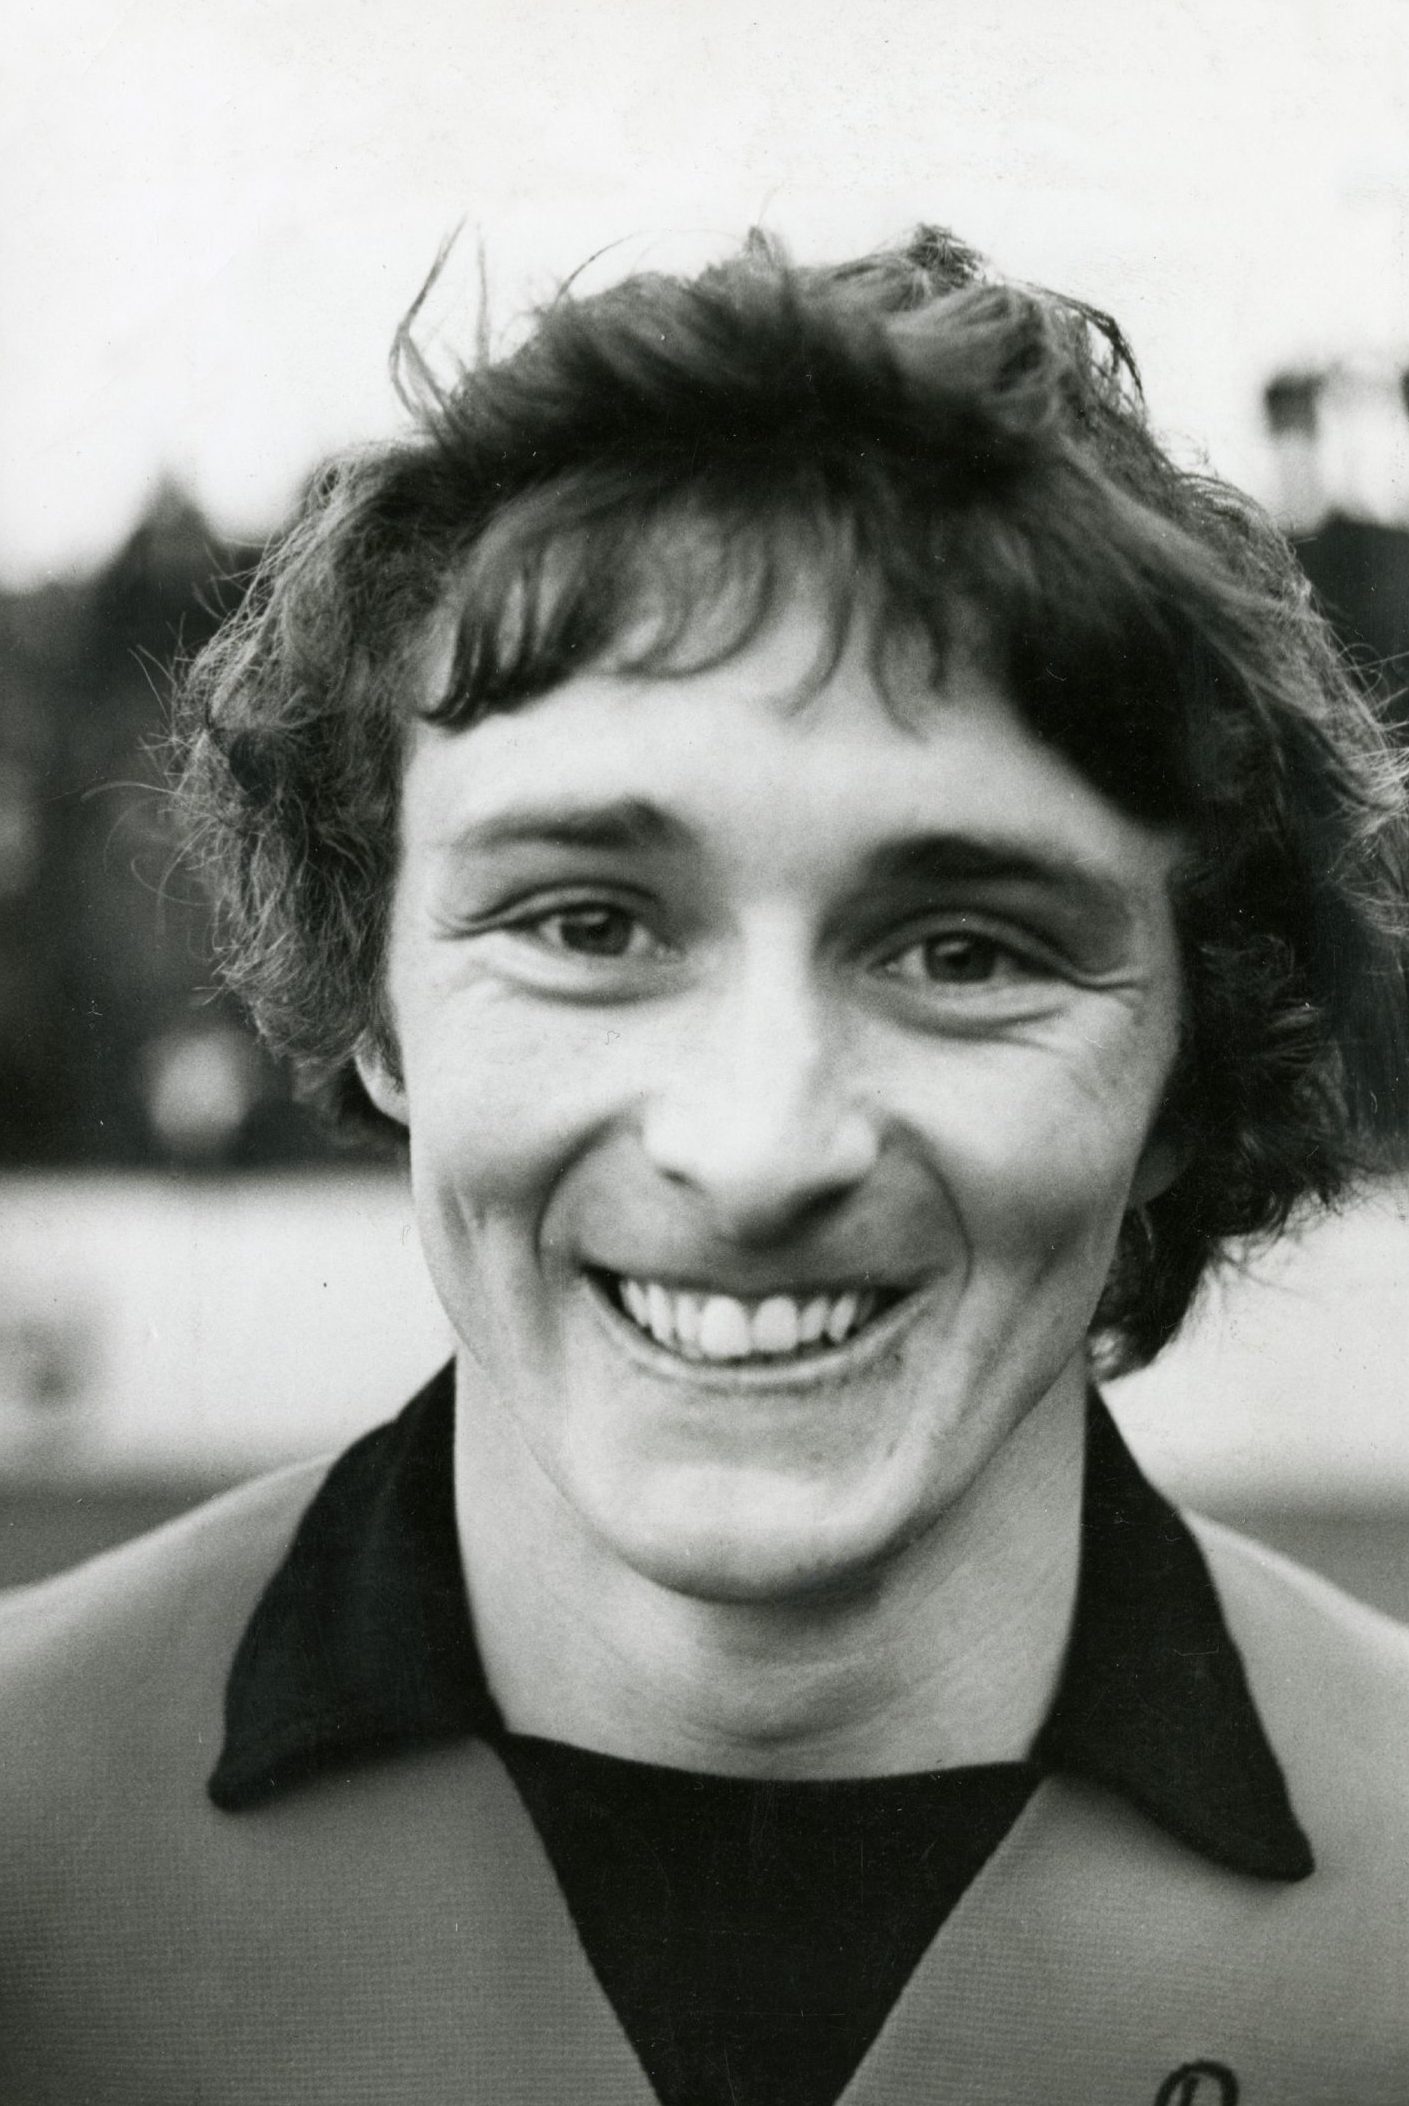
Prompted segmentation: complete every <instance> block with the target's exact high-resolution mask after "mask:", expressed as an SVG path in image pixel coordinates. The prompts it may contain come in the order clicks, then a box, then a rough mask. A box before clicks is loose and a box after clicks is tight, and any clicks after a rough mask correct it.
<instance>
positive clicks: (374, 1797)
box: [0, 1466, 1409, 2106]
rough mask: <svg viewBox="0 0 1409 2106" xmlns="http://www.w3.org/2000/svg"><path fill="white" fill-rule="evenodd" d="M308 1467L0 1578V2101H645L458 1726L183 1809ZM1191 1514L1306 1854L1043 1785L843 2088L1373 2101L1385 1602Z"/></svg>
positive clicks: (1390, 1985)
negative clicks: (1198, 1844)
mask: <svg viewBox="0 0 1409 2106" xmlns="http://www.w3.org/2000/svg"><path fill="white" fill-rule="evenodd" d="M321 1474H322V1466H316V1467H302V1466H301V1467H300V1468H298V1469H296V1470H293V1471H286V1472H283V1473H281V1474H280V1475H278V1476H276V1477H273V1478H270V1479H266V1480H265V1481H263V1482H262V1483H260V1484H257V1485H254V1486H251V1487H248V1488H246V1489H244V1490H242V1491H240V1492H237V1493H234V1494H232V1495H231V1496H230V1497H228V1498H226V1499H223V1500H220V1501H217V1502H216V1503H214V1504H213V1505H211V1506H209V1507H206V1508H204V1509H202V1510H201V1511H200V1512H198V1513H196V1514H195V1515H193V1516H189V1517H187V1518H185V1519H183V1520H181V1521H179V1522H177V1523H175V1524H173V1525H172V1526H171V1527H169V1528H167V1529H164V1530H162V1531H160V1532H159V1533H157V1534H156V1535H153V1536H150V1537H148V1538H146V1539H144V1540H142V1541H140V1542H138V1543H135V1544H132V1545H129V1546H127V1547H125V1548H123V1549H121V1550H119V1551H116V1552H114V1553H112V1554H111V1555H110V1556H108V1557H105V1558H102V1559H99V1560H97V1561H95V1562H94V1563H92V1564H90V1565H87V1566H85V1567H83V1568H81V1569H80V1570H78V1571H77V1572H74V1573H72V1574H69V1575H65V1576H63V1577H61V1578H59V1579H56V1580H53V1581H49V1582H46V1583H44V1584H43V1585H41V1586H38V1587H33V1588H27V1589H25V1590H23V1591H20V1592H18V1593H16V1594H14V1595H13V1596H11V1597H8V1598H7V1599H6V1600H5V1601H4V1602H3V1605H0V2101H2V2102H3V2106H86V2102H92V2106H323V2102H326V2106H403V2102H406V2106H472V2102H475V2106H477V2102H484V2106H651V2100H652V2093H651V2091H650V2088H649V2086H648V2084H647V2082H646V2080H645V2078H644V2076H643V2075H642V2073H641V2070H640V2067H639V2065H638V2063H637V2061H636V2059H635V2056H634V2055H633V2053H632V2050H631V2048H630V2046H629V2044H628V2042H627V2040H626V2037H625V2035H624V2034H623V2032H622V2030H621V2027H620V2026H619V2024H618V2023H617V2020H616V2018H615V2017H614V2015H613V2013H612V2011H611V2009H610V2006H609V2005H608V2003H607V2001H606V1999H605V1997H604V1995H603V1994H602V1991H601V1990H600V1988H599V1987H598V1985H597V1982H596V1979H595V1977H594V1976H593V1974H592V1971H591V1969H590V1967H589V1965H588V1962H587V1960H586V1958H585V1956H584V1954H583V1951H582V1948H581V1946H580V1944H579V1942H578V1939H577V1936H576V1933H575V1931H574V1929H573V1926H572V1923H571V1920H570V1918H569V1916H568V1914H567V1910H566V1908H565V1905H564V1903H563V1901H562V1898H561V1896H560V1894H559V1891H558V1888H557V1885H556V1883H555V1880H554V1877H553V1874H552V1871H551V1869H550V1867H549V1864H548V1861H547V1859H546V1857H545V1856H544V1853H543V1850H542V1848H541V1846H540V1844H539V1842H538V1840H537V1837H536V1835H535V1833H534V1830H533V1828H532V1827H531V1825H530V1823H529V1820H528V1817H527V1815H526V1814H525V1813H524V1811H523V1809H522V1807H521V1805H520V1803H519V1800H518V1798H517V1796H516V1794H515V1792H514V1790H513V1788H512V1786H511V1785H510V1783H509V1781H508V1779H507V1777H506V1775H505V1773H504V1771H503V1769H502V1768H501V1766H500V1764H499V1762H498V1761H497V1759H496V1758H495V1756H494V1755H493V1754H492V1753H491V1752H490V1750H489V1749H488V1748H487V1747H485V1746H484V1745H483V1744H482V1743H480V1742H476V1741H464V1742H460V1743H457V1744H454V1745H447V1746H442V1747H437V1748H430V1749H424V1750H421V1751H419V1752H417V1753H414V1754H409V1755H398V1756H396V1757H394V1758H391V1759H388V1760H385V1761H381V1762H371V1763H367V1764H364V1765H362V1766H360V1767H358V1768H357V1769H356V1770H355V1771H353V1772H352V1773H350V1774H347V1775H338V1774H332V1775H328V1776H325V1777H322V1778H321V1779H319V1780H318V1781H317V1782H315V1783H312V1784H309V1785H308V1786H306V1787H304V1788H302V1789H298V1790H294V1791H291V1792H289V1793H287V1794H285V1795H284V1796H282V1797H280V1798H279V1799H278V1800H276V1801H274V1802H273V1803H271V1804H270V1805H268V1806H266V1807H264V1808H263V1809H261V1810H259V1811H258V1812H255V1813H250V1814H242V1815H235V1816H232V1815H229V1814H224V1813H221V1812H219V1811H217V1809H216V1808H215V1807H214V1806H213V1805H212V1804H211V1802H210V1800H209V1798H208V1796H207V1792H206V1779H207V1776H208V1775H209V1772H210V1770H211V1767H212V1765H213V1763H214V1760H215V1757H216V1755H217V1753H218V1750H219V1747H220V1742H221V1732H222V1694H223V1688H224V1682H225V1677H226V1674H227V1672H228V1669H229V1665H230V1661H231V1658H232V1655H233V1653H234V1651H235V1647H236V1645H237V1643H238V1641H239V1637H240V1634H241V1631H242V1629H243V1627H244V1625H245V1622H246V1620H247V1619H248V1617H249V1615H250V1612H251V1610H252V1608H253V1606H254V1603H255V1601H256V1599H257V1597H258V1596H259V1594H260V1592H261V1590H262V1589H263V1586H264V1584H265V1582H266V1580H267V1579H268V1577H269V1575H270V1573H271V1572H272V1571H273V1569H274V1568H275V1566H276V1565H277V1564H278V1562H279V1560H280V1559H281V1558H282V1556H283V1554H284V1552H285V1549H286V1547H287V1544H288V1541H289V1538H290V1536H291V1534H292V1531H293V1528H294V1525H295V1523H296V1521H297V1519H298V1517H299V1515H300V1513H301V1511H302V1510H303V1508H304V1506H305V1505H306V1504H307V1502H308V1500H309V1498H310V1497H311V1495H312V1493H313V1491H314V1490H315V1489H316V1486H317V1483H318V1481H319V1478H320V1476H321ZM1195 1527H1196V1532H1197V1534H1198V1537H1199V1540H1200V1542H1201V1543H1202V1545H1203V1548H1204V1551H1205V1554H1206V1556H1207V1558H1208V1560H1209V1564H1210V1568H1211V1570H1212V1573H1213V1576H1214V1579H1215V1581H1216V1584H1217V1586H1218V1589H1219V1592H1220V1594H1221V1597H1222V1600H1223V1603H1224V1607H1225V1611H1226V1613H1227V1616H1228V1619H1229V1623H1230V1626H1231V1628H1232V1631H1233V1634H1234V1636H1235V1638H1236V1639H1237V1641H1238V1643H1239V1646H1240V1648H1241V1650H1242V1653H1243V1657H1244V1660H1245V1662H1246V1665H1247V1668H1248V1673H1249V1677H1250V1680H1251V1684H1252V1689H1253V1694H1254V1696H1255V1698H1256V1701H1257V1704H1258V1706H1259V1709H1260V1711H1261V1714H1262V1717H1263V1719H1264V1721H1265V1723H1266V1725H1267V1727H1268V1731H1269V1734H1270V1737H1271V1740H1272V1743H1273V1745H1274V1746H1275V1747H1276V1749H1277V1751H1278V1753H1279V1755H1280V1757H1281V1760H1282V1763H1283V1766H1284V1768H1285V1771H1286V1774H1287V1781H1288V1785H1289V1787H1290V1792H1291V1798H1292V1803H1293V1804H1294V1806H1295V1807H1296V1810H1297V1813H1298V1815H1299V1816H1300V1819H1301V1822H1302V1825H1303V1826H1304V1828H1305V1829H1306V1831H1307V1833H1308V1835H1309V1837H1310V1839H1311V1843H1312V1847H1313V1849H1314V1851H1315V1855H1316V1861H1317V1870H1316V1871H1315V1873H1314V1874H1313V1875H1312V1876H1311V1877H1310V1878H1309V1879H1306V1880H1303V1881H1301V1882H1297V1883H1290V1884H1283V1883H1276V1882H1268V1881H1260V1880H1255V1879H1251V1878H1245V1877H1242V1876H1240V1875H1238V1874H1234V1873H1231V1872H1228V1871H1225V1870H1222V1869H1220V1868H1219V1867H1218V1866H1216V1865H1214V1864H1212V1863H1210V1862H1209V1861H1208V1860H1207V1859H1205V1858H1203V1857H1201V1856H1198V1855H1196V1854H1194V1853H1193V1852H1190V1851H1187V1850H1185V1849H1183V1848H1182V1847H1181V1846H1180V1845H1178V1844H1177V1843H1175V1842H1173V1841H1171V1840H1170V1839H1169V1837H1167V1836H1166V1835H1165V1834H1164V1833H1163V1832H1162V1831H1161V1830H1159V1829H1157V1828H1155V1827H1154V1826H1152V1825H1150V1824H1149V1823H1147V1822H1146V1821H1145V1820H1144V1819H1143V1818H1142V1817H1141V1816H1140V1815H1138V1814H1136V1813H1135V1812H1133V1811H1131V1810H1130V1809H1129V1808H1127V1807H1126V1806H1125V1805H1124V1803H1123V1802H1121V1801H1119V1800H1117V1799H1115V1798H1112V1797H1109V1796H1107V1795H1105V1794H1104V1793H1102V1792H1100V1791H1098V1790H1096V1789H1094V1788H1091V1787H1087V1786H1080V1785H1076V1784H1073V1783H1069V1782H1067V1781H1065V1780H1063V1779H1060V1778H1053V1779H1049V1780H1048V1781H1046V1782H1045V1783H1043V1784H1041V1785H1040V1786H1039V1787H1038V1790H1037V1792H1036V1794H1035V1795H1034V1797H1033V1799H1032V1800H1031V1801H1030V1802H1029V1804H1028V1806H1027V1809H1026V1810H1025V1812H1024V1813H1023V1814H1022V1816H1021V1817H1020V1818H1019V1820H1018V1822H1017V1824H1016V1825H1015V1827H1014V1828H1013V1829H1012V1830H1011V1832H1010V1833H1009V1835H1008V1836H1007V1838H1006V1839H1005V1841H1004V1842H1003V1843H1002V1845H1001V1846H1000V1847H999V1849H998V1851H997V1852H996V1853H995V1855H994V1856H993V1858H992V1859H990V1861H989V1863H988V1865H987V1866H986V1867H985V1869H984V1870H983V1871H982V1872H981V1873H980V1875H979V1876H978V1878H977V1879H976V1880H975V1882H974V1883H973V1885H972V1886H971V1887H970V1888H969V1889H968V1891H967V1892H966V1894H965V1895H964V1897H963V1899H962V1901H961V1902H960V1903H959V1906H958V1907H957V1909H956V1910H955V1911H954V1913H953V1914H952V1915H951V1916H950V1917H949V1919H948V1921H947V1922H946V1923H945V1924H944V1926H943V1928H942V1930H941V1931H940V1933H939V1936H938V1937H937V1938H936V1940H935V1942H934V1944H933V1945H932V1946H931V1948H930V1949H929V1951H928V1953H927V1954H926V1956H925V1958H924V1959H923V1960H922V1961H921V1963H920V1965H919V1967H918V1969H917V1970H916V1972H915V1974H914V1975H913V1976H912V1978H911V1980H910V1982H909V1984H908V1986H907V1987H906V1989H905V1991H904V1992H903V1994H902V1996H901V1998H900V2000H899V2002H898V2003H897V2004H896V2006H895V2008H894V2009H893V2011H892V2012H891V2014H890V2017H889V2018H888V2020H887V2021H886V2024H885V2026H884V2027H883V2029H882V2031H881V2033H880V2035H879V2037H878V2039H877V2040H876V2041H875V2043H874V2044H873V2046H872V2047H871V2049H870V2051H869V2053H868V2054H867V2055H866V2057H865V2059H864V2061H863V2062H862V2064H861V2067H860V2069H859V2070H858V2072H857V2073H856V2075H855V2077H854V2078H853V2080H852V2082H851V2083H850V2085H849V2086H848V2087H847V2089H846V2091H845V2093H844V2094H843V2106H1025V2102H1028V2101H1031V2102H1033V2106H1039V2102H1040V2106H1156V2102H1159V2106H1229V2102H1231V2101H1232V2100H1234V2099H1238V2100H1240V2101H1241V2102H1242V2106H1405V2102H1406V2101H1409V1789H1407V1788H1406V1786H1409V1633H1406V1632H1405V1631H1402V1630H1401V1629H1400V1628H1399V1627H1398V1626H1396V1625H1393V1624H1390V1623H1388V1622H1386V1621H1385V1620H1384V1619H1383V1618H1381V1617H1378V1616H1376V1615H1374V1614H1373V1613H1372V1612H1370V1611H1369V1610H1366V1609H1363V1608H1361V1607H1360V1606H1358V1605H1357V1604H1355V1603H1353V1602H1351V1601H1349V1600H1348V1599H1347V1598H1346V1597H1345V1596H1343V1595H1341V1594H1339V1593H1338V1592H1337V1591H1336V1590H1335V1589H1333V1588H1330V1587H1328V1586H1326V1585H1325V1584H1324V1583H1322V1582H1321V1581H1319V1580H1316V1579H1314V1578H1312V1577H1311V1576H1310V1575H1308V1574H1306V1573H1303V1572H1300V1571H1298V1570H1297V1569H1296V1568H1294V1567H1291V1566H1289V1565H1287V1564H1285V1563H1284V1562H1283V1561H1281V1560H1279V1559H1276V1558H1274V1557H1272V1556H1270V1555H1269V1554H1267V1553H1265V1552H1263V1551H1262V1550H1260V1549H1257V1548H1256V1547H1254V1546H1253V1545H1251V1544H1248V1543H1246V1542H1244V1541H1242V1540H1241V1539H1239V1538H1237V1537H1235V1536H1232V1535H1230V1534H1229V1533H1228V1532H1226V1531H1224V1530H1221V1529H1218V1528H1215V1527H1212V1526H1211V1525H1208V1524H1205V1523H1202V1522H1199V1523H1196V1524H1195ZM1230 2087H1231V2088H1230Z"/></svg>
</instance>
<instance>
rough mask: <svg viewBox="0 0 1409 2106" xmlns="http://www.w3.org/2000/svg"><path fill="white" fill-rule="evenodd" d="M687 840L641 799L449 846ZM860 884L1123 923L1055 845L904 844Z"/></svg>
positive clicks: (565, 806)
mask: <svg viewBox="0 0 1409 2106" xmlns="http://www.w3.org/2000/svg"><path fill="white" fill-rule="evenodd" d="M695 839H696V836H695V831H694V829H693V828H692V827H691V826H689V825H688V824H687V823H686V821H684V820H683V819H680V818H679V817H677V816H676V815H675V814H674V813H672V812H669V811H666V810H664V809H663V808H662V807H661V806H660V805H657V804H653V803H652V802H651V801H650V800H649V799H648V798H638V797H623V798H618V799H613V800H610V801H608V802H605V803H601V804H597V803H591V804H575V803H573V802H571V801H563V800H555V801H553V802H552V803H545V804H521V805H515V806H513V807H512V808H511V809H509V810H507V811H503V812H498V813H496V814H494V815H493V816H492V817H488V818H486V819H484V820H482V821H472V822H471V823H470V824H469V825H468V826H466V827H465V828H464V829H463V830H462V831H461V832H460V833H459V834H457V836H456V837H455V840H454V842H453V843H452V844H451V845H452V846H453V847H454V848H455V849H457V850H460V851H468V852H470V853H479V852H484V851H493V850H495V849H501V848H514V847H528V846H537V845H541V844H546V845H548V846H550V847H556V848H576V849H584V850H589V851H591V850H595V851H598V852H599V853H603V854H612V853H616V854H623V853H633V852H634V853H637V854H641V853H643V852H649V851H653V852H655V853H656V854H661V853H665V852H669V851H671V850H675V851H679V850H681V849H684V848H688V847H689V846H690V845H691V844H692V843H694V842H695ZM860 876H861V880H862V883H863V885H865V886H891V887H894V888H896V889H904V890H907V891H911V892H916V893H923V892H942V891H944V890H946V889H947V888H948V887H950V886H952V885H954V884H955V883H958V882H963V881H965V880H967V881H970V882H973V881H980V882H986V883H990V884H1004V883H1007V884H1013V885H1030V886H1039V887H1041V888H1043V889H1044V890H1046V891H1048V892H1050V893H1053V894H1055V895H1057V896H1058V897H1059V898H1061V899H1062V900H1064V901H1065V903H1066V904H1067V905H1068V906H1069V907H1070V908H1071V910H1072V911H1073V912H1075V913H1076V914H1078V915H1079V916H1080V917H1081V918H1082V919H1083V920H1087V921H1089V922H1091V923H1093V924H1095V925H1097V926H1100V927H1103V928H1104V929H1105V930H1106V931H1108V932H1109V933H1110V934H1111V935H1116V934H1118V933H1119V932H1121V931H1123V930H1125V929H1127V928H1128V927H1129V926H1130V924H1131V921H1132V918H1133V913H1132V907H1131V902H1130V900H1129V897H1128V896H1127V893H1126V889H1125V887H1124V886H1123V885H1122V884H1121V883H1120V882H1119V881H1118V879H1116V878H1114V877H1112V876H1110V875H1108V874H1107V873H1106V872H1105V871H1103V870H1101V869H1099V868H1098V867H1097V866H1096V865H1095V864H1093V863H1092V862H1090V861H1089V860H1088V859H1087V858H1086V857H1084V856H1083V855H1082V854H1081V853H1080V851H1079V850H1078V849H1076V848H1075V847H1073V845H1072V844H1070V843H1068V842H1065V841H1061V840H1058V839H1055V838H1053V839H1049V840H1044V841H1039V842H1036V843H1034V842H1032V841H1029V840H1022V841H1019V840H1016V839H1014V838H1013V837H1012V836H1009V835H1003V834H998V833H994V834H985V833H970V832H963V833H945V832H935V833H928V834H907V835H905V836H904V837H903V838H900V839H897V840H893V841H882V842H880V843H878V844H877V845H876V846H875V847H874V848H873V849H872V850H871V851H870V852H869V853H868V854H866V855H865V856H864V857H863V858H862V860H861V865H860Z"/></svg>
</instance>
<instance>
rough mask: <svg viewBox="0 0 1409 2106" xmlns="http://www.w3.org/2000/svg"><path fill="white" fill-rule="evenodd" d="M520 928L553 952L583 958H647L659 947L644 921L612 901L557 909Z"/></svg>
mask: <svg viewBox="0 0 1409 2106" xmlns="http://www.w3.org/2000/svg"><path fill="white" fill-rule="evenodd" d="M520 927H521V928H523V929H525V930H526V931H528V933H529V934H531V935H532V936H534V937H535V938H536V939H537V940H538V942H540V943H542V944H545V945H546V946H547V948H548V949H549V950H554V951H570V952H571V953H572V954H573V955H574V956H575V957H580V958H644V957H648V956H650V955H652V954H653V952H654V951H655V949H656V948H657V946H656V943H655V939H654V938H653V937H652V935H651V933H650V931H649V930H648V929H647V928H646V927H645V926H644V924H643V923H642V922H641V920H640V918H639V917H638V916H637V915H635V914H633V913H631V912H630V910H629V909H628V908H626V907H618V906H615V905H613V904H612V902H611V901H609V900H591V901H583V902H582V903H581V904H580V905H577V906H571V907H555V908H554V909H553V911H552V913H551V914H537V915H535V916H534V917H533V919H532V920H531V921H525V922H522V923H520Z"/></svg>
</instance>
